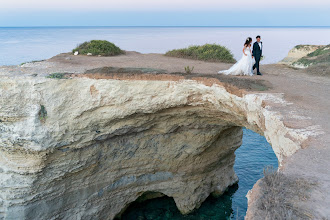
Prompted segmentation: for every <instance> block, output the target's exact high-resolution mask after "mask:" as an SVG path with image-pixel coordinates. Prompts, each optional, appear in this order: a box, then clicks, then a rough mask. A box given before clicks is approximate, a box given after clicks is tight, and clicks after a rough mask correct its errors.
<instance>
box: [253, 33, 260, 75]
mask: <svg viewBox="0 0 330 220" xmlns="http://www.w3.org/2000/svg"><path fill="white" fill-rule="evenodd" d="M256 38H257V41H256V42H254V44H253V50H252V57H254V59H255V60H256V63H255V64H254V65H253V70H254V69H255V68H257V75H260V76H261V75H262V74H261V73H260V71H259V62H260V58H261V56H262V42H261V41H260V40H261V39H260V36H259V35H258V36H257V37H256Z"/></svg>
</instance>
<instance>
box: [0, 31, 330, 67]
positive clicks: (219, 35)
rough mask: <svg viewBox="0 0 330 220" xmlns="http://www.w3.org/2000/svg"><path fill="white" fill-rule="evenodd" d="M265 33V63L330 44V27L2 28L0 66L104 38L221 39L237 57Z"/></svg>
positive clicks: (167, 44)
mask: <svg viewBox="0 0 330 220" xmlns="http://www.w3.org/2000/svg"><path fill="white" fill-rule="evenodd" d="M256 35H261V37H262V41H263V55H264V56H265V59H264V60H263V61H262V64H266V63H275V62H278V61H280V60H281V59H283V58H284V57H285V56H286V55H287V53H288V51H289V50H290V49H291V48H293V47H294V46H295V45H297V44H328V43H329V36H330V28H270V27H269V28H267V27H262V28H244V27H227V28H226V27H135V28H134V27H48V28H47V27H46V28H44V27H43V28H0V66H1V65H17V64H21V63H23V62H27V61H32V60H42V59H47V58H50V57H52V56H55V55H57V54H59V53H64V52H69V51H71V50H72V49H73V48H75V47H76V46H77V45H78V44H79V43H82V42H84V41H87V40H93V39H100V40H108V41H111V42H114V43H115V44H117V45H118V46H119V47H121V48H122V49H124V50H130V51H138V52H141V53H164V52H166V51H168V50H171V49H175V48H182V47H186V46H189V45H193V44H205V43H218V44H221V45H224V46H226V47H227V48H229V49H230V50H231V51H232V53H233V54H234V56H235V58H236V59H240V58H241V56H242V46H243V43H244V41H245V39H246V38H247V37H249V36H250V37H252V38H253V39H254V37H255V36H256Z"/></svg>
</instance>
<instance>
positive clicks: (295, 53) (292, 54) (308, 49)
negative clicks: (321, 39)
mask: <svg viewBox="0 0 330 220" xmlns="http://www.w3.org/2000/svg"><path fill="white" fill-rule="evenodd" d="M320 47H321V46H319V45H298V46H296V47H294V48H293V49H291V50H290V51H289V53H288V56H286V57H285V58H284V59H283V60H281V61H280V62H279V64H287V65H293V63H294V62H296V61H297V60H299V59H300V58H302V57H304V56H306V55H307V54H309V53H312V52H314V51H315V50H317V49H319V48H320ZM293 66H294V67H297V68H306V67H305V66H299V65H293Z"/></svg>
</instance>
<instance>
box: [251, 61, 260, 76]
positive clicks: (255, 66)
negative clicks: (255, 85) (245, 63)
mask: <svg viewBox="0 0 330 220" xmlns="http://www.w3.org/2000/svg"><path fill="white" fill-rule="evenodd" d="M254 59H255V60H256V63H255V64H254V65H253V69H255V68H257V73H260V71H259V62H260V57H254Z"/></svg>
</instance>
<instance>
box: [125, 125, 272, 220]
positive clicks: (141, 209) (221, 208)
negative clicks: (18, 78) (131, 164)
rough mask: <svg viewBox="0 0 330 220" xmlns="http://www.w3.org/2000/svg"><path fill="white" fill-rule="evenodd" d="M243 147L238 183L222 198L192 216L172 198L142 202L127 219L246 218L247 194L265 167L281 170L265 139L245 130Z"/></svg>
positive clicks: (238, 155) (238, 157)
mask: <svg viewBox="0 0 330 220" xmlns="http://www.w3.org/2000/svg"><path fill="white" fill-rule="evenodd" d="M243 132H244V135H243V144H242V146H241V147H240V148H238V149H237V150H236V152H235V154H236V159H235V165H234V169H235V172H236V174H237V176H238V178H239V182H238V184H236V185H234V186H232V187H230V188H229V189H228V191H227V192H226V193H225V194H224V195H223V196H221V197H219V198H214V197H212V196H210V197H209V198H208V199H207V200H206V201H205V202H204V203H203V204H202V206H201V207H200V208H199V209H198V210H196V211H194V212H193V213H191V214H189V215H185V216H183V215H181V214H180V212H179V210H178V209H177V208H176V206H175V203H174V200H173V199H172V198H168V197H165V198H158V199H152V200H148V201H145V202H143V203H133V204H132V205H131V206H130V207H129V208H128V210H126V212H125V214H124V215H123V217H122V219H124V220H135V219H139V220H147V219H148V220H151V219H154V220H156V219H159V220H161V219H162V220H170V219H171V220H172V219H173V220H179V219H184V220H201V219H204V220H225V219H244V216H245V213H246V210H247V198H246V194H247V192H248V191H249V190H250V189H252V187H253V185H254V184H255V183H256V182H257V181H258V180H259V179H260V178H262V177H263V169H264V168H265V167H266V166H273V167H274V168H277V167H278V161H277V158H276V156H275V154H274V151H273V149H272V148H271V146H270V145H269V143H268V142H267V141H266V139H265V137H263V136H260V135H259V134H257V133H255V132H253V131H251V130H248V129H243Z"/></svg>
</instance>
